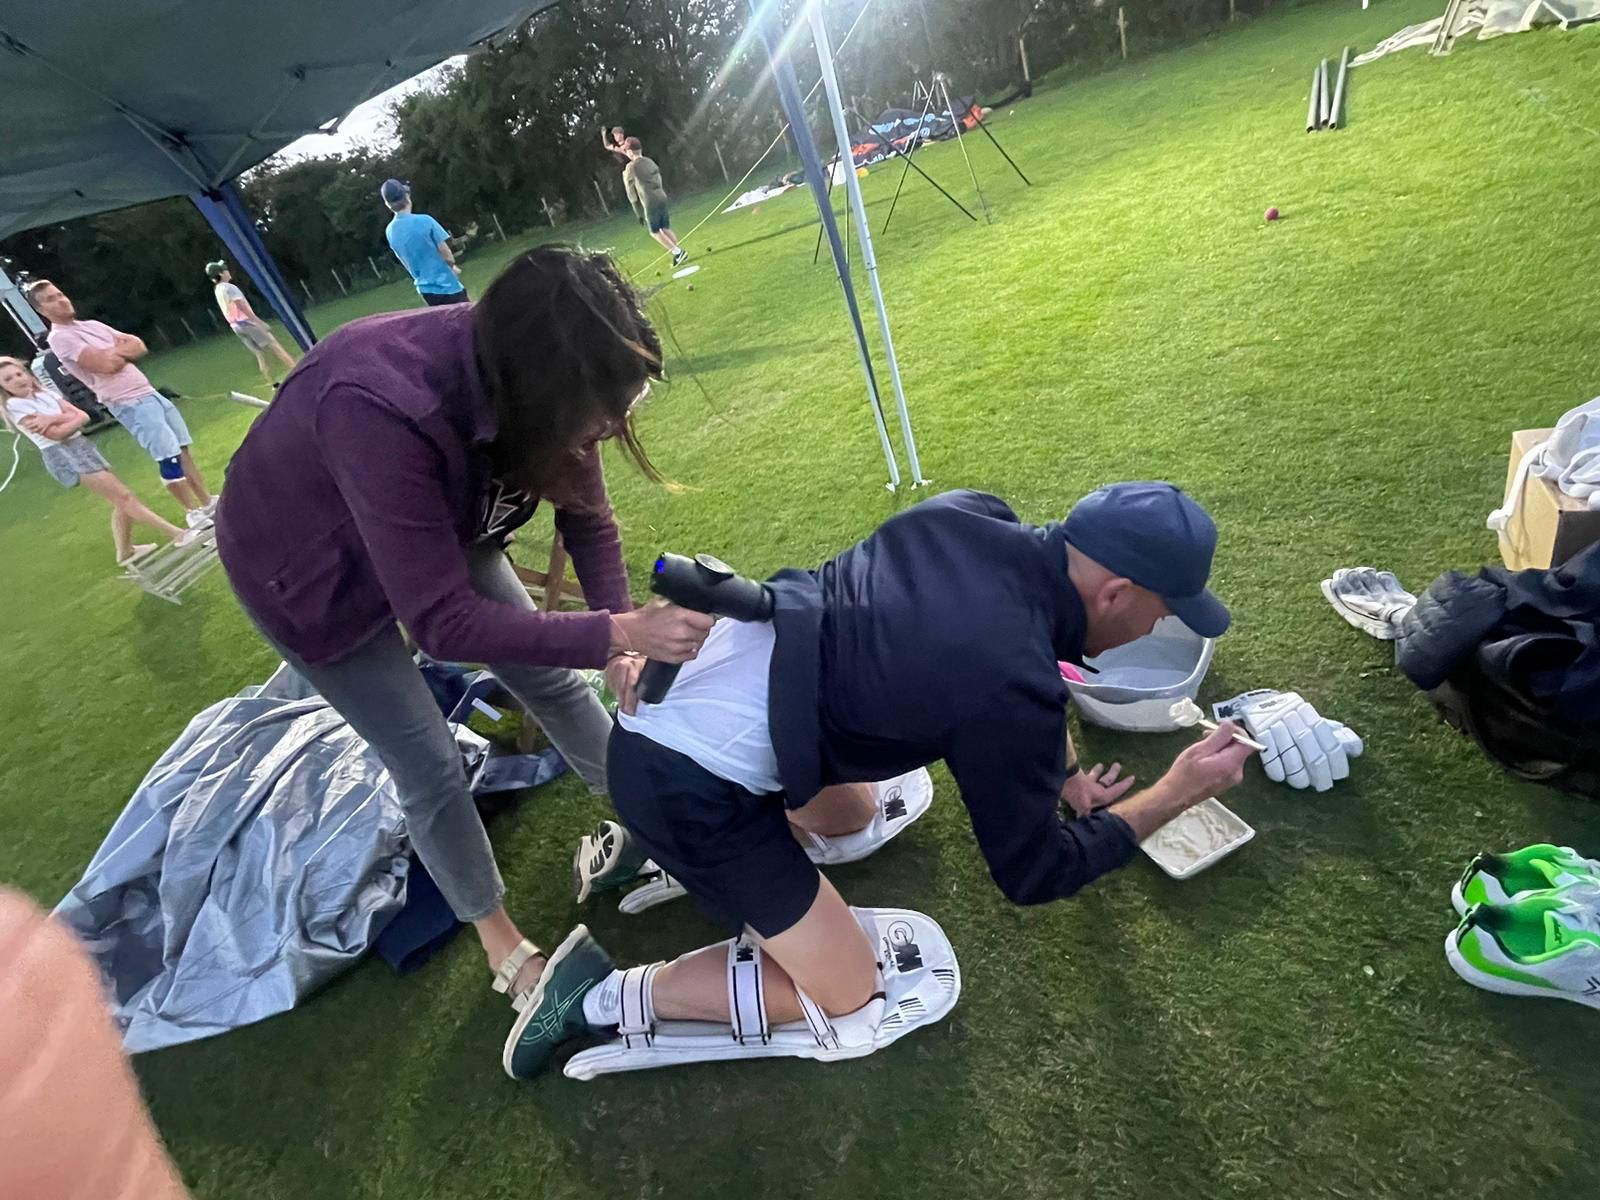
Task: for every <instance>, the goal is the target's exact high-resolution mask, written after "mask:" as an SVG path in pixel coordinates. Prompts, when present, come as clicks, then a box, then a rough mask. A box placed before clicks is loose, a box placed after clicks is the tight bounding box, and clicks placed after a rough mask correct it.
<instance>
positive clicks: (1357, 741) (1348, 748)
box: [1328, 721, 1366, 758]
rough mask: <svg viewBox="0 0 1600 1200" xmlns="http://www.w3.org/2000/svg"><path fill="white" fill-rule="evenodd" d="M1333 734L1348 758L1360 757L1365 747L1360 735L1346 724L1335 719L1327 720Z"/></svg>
mask: <svg viewBox="0 0 1600 1200" xmlns="http://www.w3.org/2000/svg"><path fill="white" fill-rule="evenodd" d="M1328 724H1329V725H1330V726H1331V727H1332V729H1333V732H1334V734H1335V735H1336V736H1337V737H1338V739H1339V744H1340V745H1341V746H1343V747H1344V752H1345V754H1346V755H1347V756H1349V757H1350V758H1360V757H1361V752H1362V751H1363V750H1365V749H1366V746H1365V745H1364V744H1363V743H1362V741H1361V737H1360V735H1358V734H1357V733H1356V731H1355V730H1354V729H1351V728H1350V726H1348V725H1341V724H1339V722H1337V721H1329V722H1328Z"/></svg>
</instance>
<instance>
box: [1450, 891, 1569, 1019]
mask: <svg viewBox="0 0 1600 1200" xmlns="http://www.w3.org/2000/svg"><path fill="white" fill-rule="evenodd" d="M1444 954H1445V958H1446V959H1447V960H1449V963H1450V966H1451V968H1452V969H1453V970H1454V971H1455V973H1456V974H1457V975H1459V976H1461V978H1463V979H1465V980H1466V981H1467V982H1468V983H1470V984H1472V985H1473V986H1474V987H1480V988H1483V989H1485V990H1486V991H1490V992H1501V993H1504V994H1505V995H1508V996H1548V997H1550V998H1552V999H1558V1000H1575V1001H1577V1003H1579V1004H1586V1005H1588V1006H1589V1007H1590V1008H1600V886H1592V885H1587V884H1585V885H1579V886H1576V887H1568V888H1564V889H1562V890H1561V891H1559V892H1553V891H1549V892H1535V893H1534V894H1533V895H1531V896H1527V897H1525V898H1523V899H1521V900H1513V901H1512V902H1511V903H1509V904H1479V905H1477V906H1476V907H1474V908H1471V909H1469V910H1468V911H1467V915H1466V916H1465V917H1463V918H1462V919H1461V924H1460V925H1458V926H1456V927H1455V929H1453V930H1451V932H1450V936H1449V937H1447V938H1445V940H1444Z"/></svg>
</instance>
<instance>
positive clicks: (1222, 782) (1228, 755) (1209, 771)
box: [1161, 721, 1255, 808]
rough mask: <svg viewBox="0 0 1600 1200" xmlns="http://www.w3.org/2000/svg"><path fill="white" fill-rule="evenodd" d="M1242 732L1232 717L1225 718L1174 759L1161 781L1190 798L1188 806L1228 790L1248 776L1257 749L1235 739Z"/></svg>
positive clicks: (1175, 795)
mask: <svg viewBox="0 0 1600 1200" xmlns="http://www.w3.org/2000/svg"><path fill="white" fill-rule="evenodd" d="M1239 732H1241V730H1240V729H1239V727H1238V726H1237V725H1235V724H1234V723H1233V722H1232V721H1224V722H1222V724H1220V725H1218V726H1217V727H1216V729H1215V730H1213V731H1212V732H1211V733H1209V734H1207V735H1206V736H1205V737H1204V738H1202V739H1201V740H1200V741H1198V742H1196V743H1195V744H1194V745H1192V746H1190V747H1189V748H1188V749H1187V750H1185V751H1184V752H1183V753H1182V754H1180V755H1178V757H1177V758H1176V759H1174V760H1173V763H1172V766H1171V767H1169V768H1168V770H1167V773H1166V774H1165V775H1163V776H1162V777H1161V781H1162V783H1164V784H1167V785H1169V786H1170V788H1171V790H1172V793H1173V796H1174V798H1176V799H1181V800H1184V801H1187V803H1184V805H1183V807H1184V808H1191V807H1193V806H1194V805H1196V804H1199V803H1200V802H1201V801H1202V800H1204V799H1206V797H1208V796H1215V795H1217V794H1218V793H1220V792H1225V791H1227V790H1228V789H1229V788H1231V787H1233V786H1234V785H1235V784H1237V783H1238V782H1239V781H1240V780H1242V779H1243V778H1244V764H1245V762H1246V760H1248V759H1249V757H1250V756H1251V755H1252V754H1254V753H1255V750H1254V748H1252V747H1250V746H1246V745H1245V744H1244V743H1243V742H1236V741H1234V740H1233V735H1234V734H1236V733H1239Z"/></svg>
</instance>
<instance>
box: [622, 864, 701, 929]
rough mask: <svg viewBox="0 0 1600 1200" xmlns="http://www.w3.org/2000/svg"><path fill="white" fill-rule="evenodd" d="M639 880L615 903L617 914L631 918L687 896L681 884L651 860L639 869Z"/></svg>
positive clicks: (686, 890)
mask: <svg viewBox="0 0 1600 1200" xmlns="http://www.w3.org/2000/svg"><path fill="white" fill-rule="evenodd" d="M639 879H640V883H639V886H638V887H636V888H634V889H633V890H632V891H630V892H629V893H628V894H627V895H625V896H623V897H622V899H621V900H619V901H618V902H617V911H618V912H621V913H626V914H627V915H628V916H632V915H633V914H635V913H642V912H644V911H645V909H647V908H654V907H655V906H656V905H658V904H665V903H666V902H667V901H668V900H676V899H677V898H678V897H679V896H687V895H688V894H689V892H688V889H687V888H685V887H684V886H683V884H681V883H679V882H678V881H677V880H676V879H674V878H673V877H672V876H671V875H668V874H667V873H666V872H665V871H663V870H662V869H661V868H660V867H658V866H656V864H655V862H654V860H652V859H646V860H645V864H644V866H643V867H641V868H640V869H639Z"/></svg>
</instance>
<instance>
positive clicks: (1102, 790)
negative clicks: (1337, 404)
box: [504, 483, 1253, 1078]
mask: <svg viewBox="0 0 1600 1200" xmlns="http://www.w3.org/2000/svg"><path fill="white" fill-rule="evenodd" d="M1215 546H1216V526H1215V525H1214V524H1213V522H1212V520H1211V518H1210V517H1209V516H1208V515H1207V514H1206V512H1205V510H1204V509H1203V508H1201V507H1200V505H1199V504H1197V503H1196V502H1195V501H1194V500H1193V499H1191V498H1190V497H1189V496H1187V495H1185V494H1184V493H1183V492H1182V491H1180V490H1179V489H1178V488H1176V487H1174V486H1172V485H1171V484H1167V483H1123V484H1116V485H1114V486H1111V487H1106V488H1102V489H1100V490H1099V491H1096V492H1094V493H1092V494H1090V495H1089V496H1086V497H1085V498H1084V499H1083V500H1081V501H1079V503H1078V504H1077V505H1076V506H1075V507H1074V508H1073V509H1072V511H1071V513H1070V514H1069V515H1068V516H1067V518H1066V520H1065V521H1063V522H1060V523H1057V524H1050V525H1046V526H1044V527H1042V528H1041V527H1035V526H1030V525H1026V524H1023V523H1022V522H1021V521H1020V520H1019V519H1018V518H1017V517H1016V515H1015V514H1014V513H1013V512H1012V511H1011V510H1010V509H1009V508H1008V507H1006V505H1005V504H1004V503H1003V502H1002V501H1000V500H999V499H997V498H996V497H994V496H989V495H984V494H981V493H978V492H951V493H948V494H945V495H942V496H938V497H935V498H934V499H931V500H927V501H925V502H923V503H921V504H918V505H916V506H915V507H913V508H911V509H908V510H907V511H905V512H903V513H900V514H898V515H896V516H894V517H892V518H890V519H889V520H888V521H886V522H885V523H884V524H883V525H882V526H880V527H879V528H878V530H877V531H876V532H874V533H873V534H872V535H871V536H869V537H868V538H867V539H866V540H864V541H862V542H860V543H858V544H857V545H855V546H853V547H851V548H850V549H848V550H846V551H845V552H844V553H842V554H840V555H839V556H838V557H836V558H834V559H833V560H832V561H830V562H827V563H825V564H823V566H821V567H820V568H818V569H817V570H815V571H804V570H793V569H791V570H785V571H782V572H779V573H778V574H777V575H776V576H774V577H773V578H772V580H771V581H770V582H769V584H768V586H769V587H770V588H771V589H772V592H773V596H774V602H775V608H774V616H773V620H772V622H771V624H742V623H739V622H735V621H720V622H718V624H717V626H716V628H715V629H714V630H713V631H712V633H711V635H710V637H709V638H708V639H707V641H706V644H705V646H704V648H703V649H702V650H701V652H700V656H699V658H697V659H696V660H695V661H693V662H691V663H689V664H687V665H686V666H685V667H684V668H683V670H682V672H681V674H680V675H679V676H678V678H677V681H676V683H675V684H674V685H673V687H672V690H671V691H670V692H669V693H668V695H667V696H666V698H665V700H664V701H663V702H662V703H661V704H658V705H648V704H647V705H639V704H638V703H637V699H636V697H635V696H634V695H633V684H634V682H635V681H636V679H637V677H638V668H639V666H640V664H639V663H637V661H632V662H629V661H621V662H619V663H616V664H614V665H613V668H612V669H611V671H610V672H609V673H608V675H609V678H610V679H611V681H612V684H613V687H614V689H615V690H616V691H617V693H618V695H619V697H620V698H621V702H622V703H621V708H622V715H621V716H620V718H619V723H620V728H618V729H617V730H616V731H615V733H614V734H613V736H612V739H611V746H610V755H609V780H610V788H611V796H612V800H613V802H614V803H615V805H616V809H617V813H618V815H619V816H620V817H621V819H622V822H623V825H624V826H625V827H626V830H627V833H628V834H629V835H631V840H632V841H633V842H635V843H636V844H637V845H636V847H633V848H630V847H628V846H625V845H621V844H620V843H622V842H625V841H627V840H629V839H628V838H621V837H619V838H616V839H611V840H610V841H609V842H608V844H607V846H606V847H604V848H603V849H602V851H601V857H604V856H605V855H607V854H615V855H616V856H618V857H623V856H626V855H628V854H629V853H630V851H631V853H632V855H633V861H635V862H637V861H639V860H640V859H642V858H643V857H644V856H645V855H648V857H649V859H651V860H652V863H653V866H654V867H655V868H659V869H660V870H661V871H664V872H665V873H666V874H668V875H670V876H671V877H672V879H674V880H676V881H677V882H678V883H679V884H681V885H682V886H683V888H685V889H686V890H687V891H688V892H689V894H690V895H692V896H694V897H695V898H696V899H697V900H698V901H699V902H700V903H701V904H702V905H703V906H704V907H705V908H706V909H708V910H709V911H710V912H711V913H713V914H714V915H716V916H718V917H720V918H722V919H723V920H725V921H726V922H727V924H728V926H729V927H730V928H731V929H733V930H739V931H742V932H740V933H739V935H738V936H736V937H735V938H733V939H732V940H730V941H728V942H724V943H719V944H717V945H714V946H710V947H706V948H705V949H702V950H698V951H695V952H693V953H691V954H687V955H685V956H683V957H681V958H679V959H677V960H676V961H674V962H672V963H659V962H658V963H652V964H648V965H644V966H638V967H632V968H629V969H627V970H616V969H614V968H613V967H612V964H611V962H610V959H609V958H608V956H607V955H606V953H605V951H604V950H602V949H601V947H600V946H599V945H598V943H596V942H595V941H594V939H593V938H592V937H591V936H590V935H589V933H588V931H587V929H585V928H584V927H583V926H581V925H580V926H578V927H577V928H576V929H575V930H573V932H572V934H571V935H569V937H568V938H567V939H566V941H565V942H564V943H563V945H562V946H561V948H560V949H559V950H557V951H556V953H555V954H553V955H552V956H551V958H550V961H549V965H548V966H547V968H546V970H545V974H544V977H543V979H542V980H541V981H540V984H539V987H538V989H537V990H536V991H535V992H534V993H533V994H532V995H531V997H530V1002H529V1003H528V1005H527V1006H526V1008H525V1009H524V1012H523V1015H522V1018H521V1019H520V1020H519V1021H518V1023H517V1027H516V1028H515V1029H514V1030H513V1031H512V1035H511V1037H510V1038H509V1039H508V1041H507V1043H506V1050H505V1058H504V1063H505V1067H506V1070H507V1071H508V1072H509V1073H510V1074H511V1075H513V1076H515V1077H519V1078H525V1077H527V1076H529V1075H531V1074H533V1073H534V1072H536V1071H538V1070H539V1069H540V1068H541V1067H542V1066H543V1065H544V1064H545V1063H546V1062H547V1061H548V1059H549V1057H550V1055H551V1054H552V1053H553V1051H554V1050H555V1049H556V1047H557V1046H558V1045H559V1044H560V1043H561V1042H563V1041H566V1040H568V1039H570V1038H574V1037H579V1036H588V1035H592V1034H602V1035H613V1034H615V1035H617V1036H616V1038H615V1040H613V1041H611V1042H609V1043H608V1044H606V1045H603V1046H600V1047H597V1048H594V1049H590V1050H585V1051H583V1052H581V1053H579V1054H577V1055H575V1056H574V1057H573V1058H572V1059H571V1060H570V1062H569V1063H568V1065H567V1068H566V1072H567V1074H569V1075H572V1076H575V1077H578V1078H589V1077H592V1076H593V1075H595V1074H599V1073H602V1072H609V1071H620V1070H631V1069H636V1068H641V1067H652V1066H661V1065H666V1064H668V1063H672V1062H692V1061H701V1060H705V1059H721V1058H743V1057H761V1056H772V1055H794V1056H798V1057H807V1058H817V1059H824V1060H831V1059H835V1058H850V1057H856V1056H859V1055H863V1054H869V1053H871V1052H872V1051H873V1050H875V1049H878V1048H880V1047H882V1046H884V1045H887V1044H888V1043H889V1042H891V1041H893V1040H895V1038H898V1037H900V1036H902V1035H903V1034H904V1033H906V1032H908V1031H909V1030H911V1029H913V1028H916V1027H917V1026H918V1025H923V1024H927V1023H929V1022H931V1021H935V1020H938V1019H940V1018H941V1017H943V1016H944V1014H945V1013H947V1012H948V1011H949V1010H950V1008H951V1007H952V1006H953V1005H954V1003H955V1000H956V996H957V994H958V993H959V989H960V973H959V970H958V968H957V965H956V961H955V955H954V952H953V951H952V950H951V948H950V944H949V942H948V941H947V940H946V939H945V937H944V934H943V932H942V931H941V930H940V929H939V926H938V925H937V924H936V923H935V922H934V921H933V920H931V919H930V918H929V917H927V916H924V915H923V914H921V913H914V912H909V911H905V910H900V909H865V908H860V909H856V908H851V907H850V906H849V905H848V904H846V903H845V901H844V899H843V898H842V897H841V896H840V895H839V893H838V892H837V891H836V890H835V889H834V887H833V885H832V884H831V883H829V882H828V880H827V879H825V878H824V877H823V876H822V874H821V873H820V872H819V871H818V869H817V866H816V863H815V862H814V861H813V856H812V855H809V854H808V853H807V847H806V845H805V844H804V843H805V840H806V839H805V837H804V836H803V834H804V831H805V830H807V829H825V828H830V829H831V828H849V827H850V826H851V824H852V821H851V814H852V813H856V814H860V813H863V809H862V790H861V785H864V784H867V783H868V782H869V781H873V780H884V779H889V778H890V777H893V776H897V775H901V774H903V773H906V772H911V771H914V770H915V769H917V768H919V767H922V766H925V765H926V764H929V763H931V762H933V761H935V760H938V759H943V760H944V762H945V764H946V766H948V767H949V769H950V773H951V774H952V775H953V776H954V777H955V781H956V784H957V786H958V787H959V789H960V792H961V799H962V802H963V803H964V804H965V805H966V807H967V810H968V812H969V814H970V816H971V820H972V828H973V833H974V834H975V836H976V838H977V842H978V847H979V849H980V850H981V851H982V853H983V855H984V857H985V859H986V860H987V861H988V865H989V871H990V874H991V875H992V876H993V878H994V880H995V882H996V884H998V885H999V887H1000V889H1001V891H1003V892H1004V893H1005V895H1006V896H1007V897H1008V898H1009V899H1011V900H1012V901H1013V902H1015V903H1017V904H1039V903H1044V902H1046V901H1050V900H1056V899H1060V898H1062V897H1064V896H1070V895H1072V894H1073V893H1074V892H1076V891H1077V890H1078V889H1079V888H1082V887H1083V886H1084V885H1086V884H1088V883H1089V882H1091V881H1092V880H1094V879H1096V878H1097V877H1099V876H1100V875H1103V874H1105V873H1106V872H1108V871H1111V870H1115V869H1116V868H1118V867H1120V866H1122V865H1123V864H1125V863H1126V862H1127V861H1128V860H1129V859H1130V858H1131V857H1132V856H1133V854H1134V853H1135V851H1136V849H1137V847H1138V844H1139V842H1140V841H1142V840H1143V839H1144V838H1146V837H1148V836H1149V835H1150V834H1151V833H1152V832H1154V831H1155V830H1156V829H1158V828H1159V827H1160V826H1162V825H1163V824H1165V823H1166V822H1167V821H1170V820H1171V819H1172V818H1174V817H1176V816H1177V815H1178V814H1179V813H1182V812H1183V811H1184V810H1186V809H1188V808H1189V807H1191V806H1193V805H1195V804H1197V803H1199V802H1200V801H1202V800H1204V799H1205V798H1206V797H1208V796H1212V795H1215V794H1217V793H1219V792H1222V791H1224V790H1226V789H1227V788H1229V787H1231V786H1233V785H1234V784H1236V783H1237V782H1238V781H1239V779H1240V778H1241V775H1242V773H1243V769H1244V763H1245V760H1246V759H1247V758H1248V757H1249V755H1250V754H1251V753H1253V751H1252V750H1251V749H1250V748H1249V747H1248V746H1245V745H1243V744H1241V743H1239V742H1236V741H1234V740H1233V734H1234V733H1235V732H1237V730H1236V729H1235V727H1234V726H1232V725H1231V724H1229V723H1224V724H1223V725H1222V726H1221V728H1219V729H1218V730H1217V731H1216V732H1215V733H1213V734H1212V735H1211V736H1209V737H1207V738H1206V739H1205V740H1203V741H1201V742H1197V743H1196V744H1194V745H1192V746H1190V747H1189V748H1188V749H1187V750H1185V751H1184V752H1183V753H1182V754H1180V755H1179V756H1178V758H1177V760H1176V761H1175V762H1174V763H1173V765H1172V767H1171V768H1170V769H1169V770H1168V771H1167V773H1166V774H1165V775H1164V776H1162V777H1161V778H1160V779H1159V780H1157V781H1156V782H1155V783H1154V784H1152V785H1150V786H1149V787H1146V788H1144V789H1143V790H1141V791H1138V792H1133V793H1132V794H1131V795H1126V796H1125V798H1124V793H1126V792H1127V791H1128V790H1129V785H1130V784H1131V782H1132V781H1131V780H1127V779H1125V780H1122V781H1120V782H1119V781H1118V780H1117V779H1116V769H1115V768H1113V769H1112V770H1111V771H1109V772H1104V773H1102V772H1101V770H1100V768H1098V767H1096V768H1094V769H1092V770H1091V771H1088V772H1083V773H1081V774H1080V773H1079V772H1078V770H1077V767H1076V764H1075V763H1074V762H1073V761H1072V755H1071V748H1070V743H1069V742H1068V739H1067V729H1066V707H1067V706H1066V701H1067V694H1066V688H1065V685H1064V684H1063V682H1062V680H1061V675H1060V671H1059V669H1058V667H1057V662H1058V660H1065V661H1068V662H1072V663H1078V664H1081V663H1082V661H1083V659H1084V658H1085V657H1087V656H1093V655H1097V654H1101V653H1104V652H1105V651H1107V650H1110V649H1112V648H1113V647H1116V646H1121V645H1124V644H1125V643H1128V642H1131V641H1133V640H1134V639H1136V638H1139V637H1142V636H1144V635H1145V634H1147V633H1149V632H1150V631H1151V629H1152V628H1153V626H1154V625H1155V623H1156V622H1157V621H1159V620H1160V619H1161V618H1162V617H1165V616H1167V615H1169V614H1171V615H1175V616H1177V617H1178V618H1179V619H1180V620H1182V621H1183V622H1184V623H1185V624H1186V625H1188V626H1189V628H1191V629H1193V630H1194V631H1195V632H1196V633H1198V634H1200V635H1201V636H1203V637H1217V636H1219V635H1220V634H1222V633H1223V632H1224V630H1226V629H1227V627H1228V612H1227V609H1226V608H1224V607H1223V605H1222V604H1221V602H1220V601H1218V599H1217V598H1216V597H1215V596H1214V595H1212V594H1211V592H1209V591H1208V590H1207V589H1206V581H1207V578H1208V576H1209V574H1210V570H1211V560H1212V554H1213V551H1214V549H1215ZM1064 799H1065V800H1067V801H1068V802H1069V803H1070V804H1071V806H1072V807H1073V808H1074V809H1075V810H1077V811H1078V812H1079V813H1080V814H1081V815H1080V816H1079V817H1078V818H1077V819H1076V820H1070V821H1063V820H1062V819H1061V815H1060V804H1061V802H1062V801H1063V800H1064ZM866 811H868V812H870V811H871V806H870V804H869V805H868V806H867V809H866ZM855 823H859V820H857V821H856V822H855ZM796 827H798V829H799V831H800V832H799V834H797V832H796ZM619 832H620V831H619ZM612 843H616V844H612ZM596 866H597V870H596V874H604V873H605V869H606V864H604V863H598V864H596ZM581 876H582V869H581V868H580V883H582V878H581Z"/></svg>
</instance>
